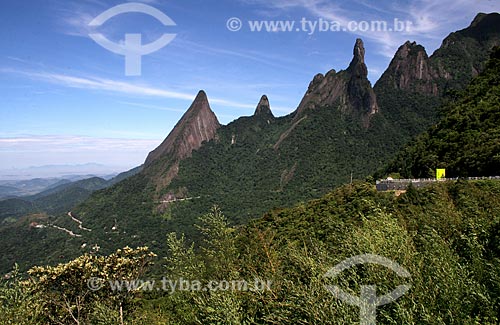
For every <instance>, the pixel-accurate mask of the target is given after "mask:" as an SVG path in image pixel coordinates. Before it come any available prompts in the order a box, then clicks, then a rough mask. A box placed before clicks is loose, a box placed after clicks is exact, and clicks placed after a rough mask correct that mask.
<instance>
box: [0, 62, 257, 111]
mask: <svg viewBox="0 0 500 325" xmlns="http://www.w3.org/2000/svg"><path fill="white" fill-rule="evenodd" d="M1 71H3V72H10V73H15V74H19V75H23V76H26V77H28V78H30V79H34V80H42V81H45V82H49V83H52V84H56V85H60V86H64V87H69V88H78V89H88V90H94V91H105V92H112V93H120V94H126V95H129V96H130V95H136V96H145V97H162V98H170V99H180V100H186V101H192V100H194V98H195V96H196V93H194V92H193V93H187V92H178V91H171V90H165V89H160V88H155V87H152V86H148V85H137V84H132V83H128V82H124V81H116V80H111V79H105V78H100V77H88V76H87V77H82V76H71V75H64V74H57V73H48V72H32V71H21V70H13V69H2V70H1ZM210 103H213V104H218V105H221V106H226V107H231V108H253V107H254V105H253V104H246V103H239V102H234V101H230V100H226V99H223V98H210Z"/></svg>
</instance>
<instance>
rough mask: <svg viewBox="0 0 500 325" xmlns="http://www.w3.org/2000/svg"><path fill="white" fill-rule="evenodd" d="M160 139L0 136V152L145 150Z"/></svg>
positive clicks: (152, 146)
mask: <svg viewBox="0 0 500 325" xmlns="http://www.w3.org/2000/svg"><path fill="white" fill-rule="evenodd" d="M159 141H160V140H152V139H122V138H94V137H85V136H61V135H57V136H56V135H42V136H39V135H36V136H35V135H27V136H21V137H8V138H0V153H9V152H15V153H22V152H26V153H35V152H43V153H71V152H85V151H92V152H95V151H104V152H108V151H125V152H136V151H147V150H151V149H152V148H154V147H155V146H157V145H158V144H159Z"/></svg>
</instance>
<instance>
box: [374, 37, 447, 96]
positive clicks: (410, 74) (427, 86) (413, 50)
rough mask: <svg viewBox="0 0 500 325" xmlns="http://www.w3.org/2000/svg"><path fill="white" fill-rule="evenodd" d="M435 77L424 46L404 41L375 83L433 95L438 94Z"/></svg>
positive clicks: (435, 74)
mask: <svg viewBox="0 0 500 325" xmlns="http://www.w3.org/2000/svg"><path fill="white" fill-rule="evenodd" d="M437 77H438V76H437V73H436V72H435V71H434V69H432V67H431V64H430V60H429V57H428V55H427V52H426V51H425V48H424V47H423V46H421V45H419V44H417V43H416V42H410V41H406V42H405V43H404V44H403V45H401V46H400V47H399V49H398V50H397V52H396V54H395V55H394V58H393V59H392V60H391V63H390V64H389V67H388V68H387V70H386V71H385V72H384V74H383V75H382V76H381V78H380V80H379V81H378V82H377V83H378V84H380V85H382V84H384V85H385V86H386V87H390V88H392V89H399V90H405V91H411V92H418V93H423V94H428V95H434V96H435V95H437V94H438V86H437V82H436V78H437Z"/></svg>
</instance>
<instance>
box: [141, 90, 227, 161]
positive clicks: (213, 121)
mask: <svg viewBox="0 0 500 325" xmlns="http://www.w3.org/2000/svg"><path fill="white" fill-rule="evenodd" d="M219 127H220V123H219V121H218V120H217V116H215V114H214V112H213V111H212V109H211V108H210V104H209V102H208V98H207V94H206V93H205V92H204V91H203V90H200V92H199V93H198V95H197V96H196V98H195V100H194V101H193V103H192V104H191V106H190V107H189V109H188V110H187V111H186V113H184V115H183V116H182V118H181V119H180V120H179V122H177V124H176V125H175V127H174V128H173V129H172V131H171V132H170V134H169V135H168V136H167V138H166V139H165V140H164V141H163V142H162V144H160V145H159V146H158V147H157V148H156V149H155V150H153V151H151V152H150V153H149V155H148V157H147V158H146V162H145V163H144V165H145V166H146V167H147V166H149V165H151V164H152V163H153V162H154V161H156V160H158V159H159V158H162V157H164V156H165V155H170V158H171V159H173V160H181V159H184V158H186V157H188V156H190V155H191V152H192V151H193V150H196V149H198V148H199V147H200V146H201V144H202V142H203V141H209V140H211V139H213V138H214V137H215V134H216V131H217V129H218V128H219Z"/></svg>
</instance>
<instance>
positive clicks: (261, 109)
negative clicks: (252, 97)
mask: <svg viewBox="0 0 500 325" xmlns="http://www.w3.org/2000/svg"><path fill="white" fill-rule="evenodd" d="M254 116H267V117H274V115H273V112H272V111H271V105H269V99H268V98H267V96H266V95H262V97H261V98H260V101H259V104H258V105H257V108H256V109H255V113H254Z"/></svg>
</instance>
